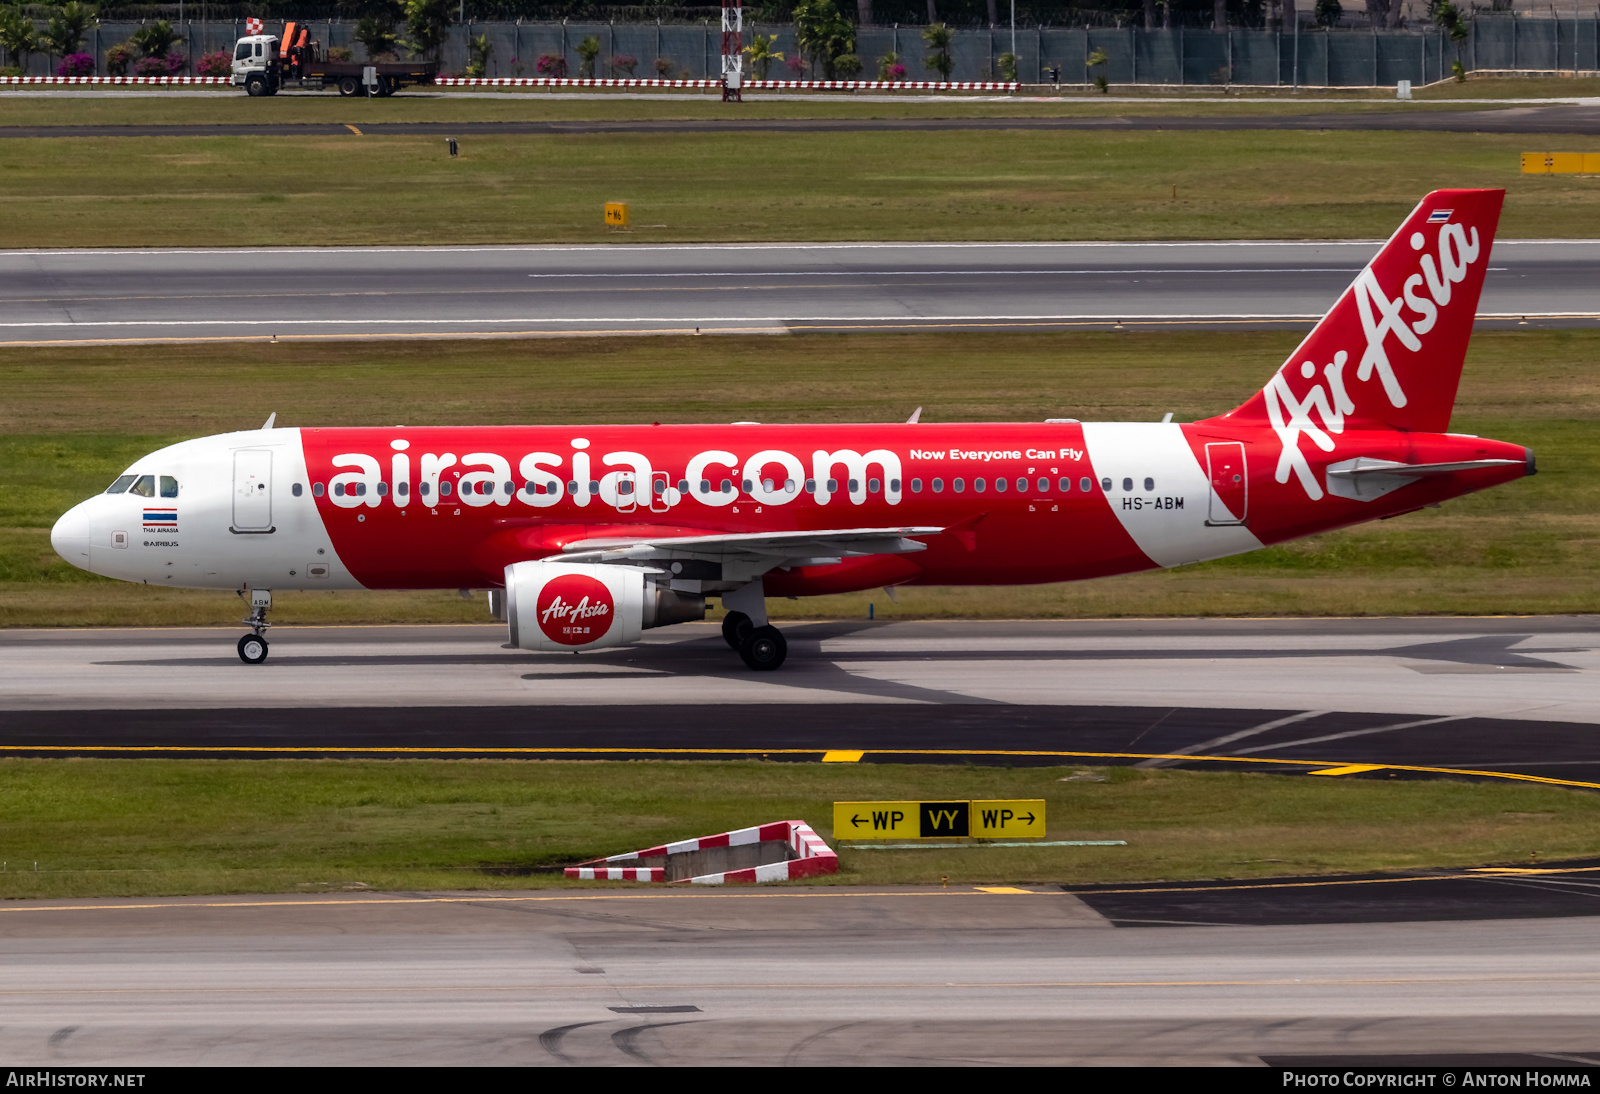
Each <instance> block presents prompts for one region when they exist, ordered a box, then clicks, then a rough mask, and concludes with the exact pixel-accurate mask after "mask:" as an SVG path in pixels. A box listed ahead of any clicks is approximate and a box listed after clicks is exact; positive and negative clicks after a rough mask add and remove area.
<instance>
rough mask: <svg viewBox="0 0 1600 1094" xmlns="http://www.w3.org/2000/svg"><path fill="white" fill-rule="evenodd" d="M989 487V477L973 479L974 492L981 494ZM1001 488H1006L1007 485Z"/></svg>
mask: <svg viewBox="0 0 1600 1094" xmlns="http://www.w3.org/2000/svg"><path fill="white" fill-rule="evenodd" d="M958 481H959V480H958ZM958 489H959V488H958ZM987 489H989V480H988V479H973V480H972V492H973V493H974V494H981V493H983V492H984V491H985V490H987ZM1001 489H1002V490H1004V489H1005V487H1001Z"/></svg>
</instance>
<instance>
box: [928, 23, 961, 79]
mask: <svg viewBox="0 0 1600 1094" xmlns="http://www.w3.org/2000/svg"><path fill="white" fill-rule="evenodd" d="M955 36H956V35H955V31H953V30H951V29H950V28H949V27H947V26H945V25H944V24H943V23H935V24H933V26H931V27H929V28H928V29H927V30H925V31H923V32H922V40H923V42H925V43H926V44H927V46H928V48H929V49H931V50H933V52H932V53H930V54H928V55H927V56H926V57H924V58H923V59H922V63H923V64H925V65H927V66H928V67H929V68H931V69H933V70H934V71H936V72H938V73H939V75H940V76H943V77H944V79H945V81H946V82H947V83H948V82H949V80H950V72H951V70H952V69H954V68H955V67H956V62H955V58H954V57H951V56H950V43H951V42H953V41H954V40H955Z"/></svg>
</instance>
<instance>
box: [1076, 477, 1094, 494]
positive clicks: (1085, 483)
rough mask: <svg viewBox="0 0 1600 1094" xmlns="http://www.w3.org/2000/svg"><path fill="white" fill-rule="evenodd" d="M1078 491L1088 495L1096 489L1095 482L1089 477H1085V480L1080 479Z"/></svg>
mask: <svg viewBox="0 0 1600 1094" xmlns="http://www.w3.org/2000/svg"><path fill="white" fill-rule="evenodd" d="M1078 489H1079V490H1082V491H1083V492H1084V493H1085V494H1087V493H1088V492H1089V491H1091V490H1093V489H1094V480H1093V479H1091V478H1089V477H1087V476H1085V477H1084V478H1081V479H1079V480H1078Z"/></svg>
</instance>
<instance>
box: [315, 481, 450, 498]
mask: <svg viewBox="0 0 1600 1094" xmlns="http://www.w3.org/2000/svg"><path fill="white" fill-rule="evenodd" d="M432 489H433V487H431V486H429V485H428V484H427V483H425V482H419V483H417V493H419V494H421V495H422V496H423V497H427V496H428V492H429V491H430V490H432ZM317 493H318V494H321V493H322V491H321V490H318V491H317Z"/></svg>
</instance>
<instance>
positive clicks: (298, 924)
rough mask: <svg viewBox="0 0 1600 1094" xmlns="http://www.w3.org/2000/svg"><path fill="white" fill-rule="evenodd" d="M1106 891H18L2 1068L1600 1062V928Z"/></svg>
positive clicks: (1, 1003)
mask: <svg viewBox="0 0 1600 1094" xmlns="http://www.w3.org/2000/svg"><path fill="white" fill-rule="evenodd" d="M1092 899H1093V898H1089V900H1087V901H1086V899H1085V898H1082V897H1080V896H1078V895H1075V894H1073V893H1067V892H1063V891H1061V890H1060V889H1055V888H1051V887H1043V886H1030V887H1028V888H1026V889H1022V888H1012V889H1009V890H1007V891H1002V892H985V891H981V890H975V889H971V888H964V887H963V888H955V889H887V890H855V889H819V888H812V889H805V890H799V891H795V890H789V891H784V892H778V891H749V890H745V891H738V892H734V891H729V892H715V893H670V894H669V893H647V892H641V891H631V892H624V893H611V894H606V893H598V892H593V891H589V892H543V893H537V892H534V893H495V894H466V893H460V894H437V895H435V896H433V897H430V898H418V897H415V896H406V895H399V894H397V895H393V896H388V895H377V894H330V895H327V896H319V897H306V896H299V897H296V896H287V897H255V898H250V897H244V898H230V897H224V898H188V899H177V900H143V901H139V900H106V901H53V902H52V901H10V902H6V904H5V906H4V907H3V908H0V937H3V938H4V943H5V949H6V954H7V958H6V967H7V974H8V975H7V982H6V988H5V990H4V991H3V992H0V1054H3V1055H4V1057H5V1058H6V1059H7V1060H8V1061H9V1062H10V1063H12V1064H14V1065H28V1066H49V1065H56V1066H84V1065H114V1066H118V1067H127V1066H136V1065H141V1064H176V1063H200V1064H322V1065H337V1064H387V1065H393V1064H424V1063H425V1064H430V1065H474V1064H547V1065H561V1064H621V1065H629V1064H634V1065H639V1064H663V1063H714V1062H720V1063H758V1064H822V1063H834V1064H838V1063H922V1064H938V1063H942V1064H985V1063H1099V1064H1152V1063H1161V1064H1244V1065H1251V1064H1256V1065H1259V1064H1260V1063H1262V1062H1264V1060H1265V1061H1266V1062H1273V1063H1282V1062H1286V1061H1285V1059H1284V1058H1286V1057H1288V1058H1293V1057H1306V1056H1322V1057H1334V1058H1337V1060H1342V1061H1347V1062H1351V1063H1354V1062H1357V1061H1359V1060H1360V1059H1361V1058H1363V1057H1368V1058H1370V1057H1373V1056H1382V1055H1391V1054H1419V1053H1427V1054H1434V1055H1437V1056H1444V1057H1448V1058H1449V1059H1450V1060H1451V1061H1452V1062H1456V1063H1461V1062H1471V1061H1473V1060H1478V1061H1484V1060H1486V1059H1487V1058H1489V1057H1490V1055H1491V1054H1495V1055H1499V1056H1512V1055H1516V1056H1519V1057H1522V1058H1521V1059H1518V1060H1517V1061H1516V1062H1520V1063H1523V1064H1534V1065H1543V1066H1547V1067H1548V1066H1552V1065H1554V1066H1561V1065H1563V1064H1565V1065H1571V1064H1574V1063H1577V1064H1585V1063H1586V1064H1590V1065H1593V1064H1594V1063H1596V1062H1600V1055H1597V1051H1596V1050H1597V1049H1600V1039H1597V1036H1596V1033H1595V1030H1596V1021H1597V1019H1600V955H1597V953H1596V950H1595V948H1594V946H1593V944H1592V941H1593V931H1594V923H1595V920H1594V919H1592V918H1534V919H1511V920H1499V921H1489V922H1428V923H1345V924H1321V925H1316V926H1299V925H1283V926H1252V927H1224V928H1217V927H1203V926H1201V927H1146V928H1142V929H1139V930H1116V929H1112V924H1111V922H1110V921H1108V920H1107V919H1106V918H1104V917H1103V916H1101V915H1100V914H1099V913H1097V912H1096V911H1095V910H1094V908H1093V907H1092V904H1091V902H1090V901H1092ZM1336 1062H1337V1061H1336ZM1497 1062H1499V1061H1497Z"/></svg>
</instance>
